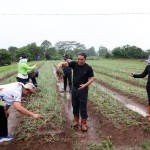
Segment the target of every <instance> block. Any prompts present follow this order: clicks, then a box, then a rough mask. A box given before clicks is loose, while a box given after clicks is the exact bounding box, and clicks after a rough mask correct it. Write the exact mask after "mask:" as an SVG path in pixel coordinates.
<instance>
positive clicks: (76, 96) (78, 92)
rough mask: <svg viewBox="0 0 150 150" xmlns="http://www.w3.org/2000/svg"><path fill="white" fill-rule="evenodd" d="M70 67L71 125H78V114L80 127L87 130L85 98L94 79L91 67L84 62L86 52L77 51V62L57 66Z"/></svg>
mask: <svg viewBox="0 0 150 150" xmlns="http://www.w3.org/2000/svg"><path fill="white" fill-rule="evenodd" d="M63 66H64V67H66V66H67V67H71V68H72V69H73V86H72V106H73V115H74V120H73V123H72V126H73V127H78V125H79V114H80V116H81V129H82V131H87V130H88V128H87V123H86V122H87V118H88V115H87V98H88V86H89V85H90V84H91V83H92V82H93V81H94V74H93V69H92V67H91V66H89V65H88V64H87V63H86V54H85V53H82V52H80V53H78V55H77V62H76V61H71V62H62V63H59V64H58V65H57V67H63Z"/></svg>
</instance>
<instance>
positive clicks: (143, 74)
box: [130, 55, 150, 121]
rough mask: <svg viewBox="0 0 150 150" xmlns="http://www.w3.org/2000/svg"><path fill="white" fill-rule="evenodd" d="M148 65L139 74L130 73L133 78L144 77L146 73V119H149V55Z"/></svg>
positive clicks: (149, 58)
mask: <svg viewBox="0 0 150 150" xmlns="http://www.w3.org/2000/svg"><path fill="white" fill-rule="evenodd" d="M146 61H147V62H148V65H147V66H146V67H145V70H144V71H143V73H141V74H134V73H131V74H130V75H131V76H132V77H134V78H144V77H146V76H147V75H148V80H147V85H146V91H147V96H148V120H149V121H150V55H149V57H148V60H146Z"/></svg>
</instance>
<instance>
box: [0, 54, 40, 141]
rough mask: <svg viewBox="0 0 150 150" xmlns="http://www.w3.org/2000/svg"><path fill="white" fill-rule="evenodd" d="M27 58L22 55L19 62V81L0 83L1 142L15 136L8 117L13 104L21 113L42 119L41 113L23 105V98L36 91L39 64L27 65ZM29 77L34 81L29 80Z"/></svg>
mask: <svg viewBox="0 0 150 150" xmlns="http://www.w3.org/2000/svg"><path fill="white" fill-rule="evenodd" d="M27 60H28V59H27V58H26V57H21V58H20V61H19V63H18V75H17V82H14V83H10V84H6V85H0V142H4V141H10V140H11V139H12V138H13V137H12V136H10V135H8V125H7V118H8V116H9V111H8V110H9V107H10V106H11V105H12V104H13V105H14V108H15V109H16V110H17V111H19V112H20V113H22V114H24V115H27V116H31V117H33V118H35V119H40V118H41V115H39V114H36V113H33V112H31V111H29V110H27V109H26V108H24V107H23V106H22V105H21V102H22V98H23V97H24V98H25V97H28V96H30V95H31V94H32V93H35V92H36V89H37V81H36V77H37V76H38V72H37V71H35V70H34V69H35V68H36V67H37V66H39V65H37V64H35V65H34V66H32V67H30V66H28V65H27ZM33 73H34V75H32V74H33ZM29 79H31V80H32V82H33V83H30V82H29Z"/></svg>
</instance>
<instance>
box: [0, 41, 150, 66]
mask: <svg viewBox="0 0 150 150" xmlns="http://www.w3.org/2000/svg"><path fill="white" fill-rule="evenodd" d="M78 52H84V53H86V54H87V56H88V57H89V56H90V57H89V58H94V57H95V56H96V57H97V58H101V57H103V58H112V57H113V58H134V59H143V58H147V57H148V55H150V50H147V51H143V50H142V49H141V48H139V47H136V46H130V45H125V46H123V47H116V48H114V49H113V50H112V51H110V50H108V49H107V48H106V47H104V46H100V47H99V49H98V50H97V51H96V50H95V48H94V47H90V48H86V47H85V46H84V44H81V43H78V42H76V41H59V42H57V43H56V44H55V45H54V46H52V44H51V42H50V41H48V40H44V41H43V42H42V43H41V45H40V46H37V44H36V43H35V42H34V43H31V44H27V45H26V46H23V47H21V48H17V47H14V46H10V47H9V48H8V49H0V66H3V65H9V64H11V63H12V62H18V61H19V58H20V57H21V56H26V57H27V58H28V59H29V61H33V60H37V61H38V60H60V59H62V57H63V55H64V54H68V55H69V57H70V58H71V59H73V58H74V57H76V56H77V54H78Z"/></svg>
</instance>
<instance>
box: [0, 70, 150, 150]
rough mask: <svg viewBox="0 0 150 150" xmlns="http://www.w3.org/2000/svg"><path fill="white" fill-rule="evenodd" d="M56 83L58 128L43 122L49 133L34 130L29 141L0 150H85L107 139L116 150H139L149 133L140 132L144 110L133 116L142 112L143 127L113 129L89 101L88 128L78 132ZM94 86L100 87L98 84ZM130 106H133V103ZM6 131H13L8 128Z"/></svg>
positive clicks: (68, 101) (66, 96)
mask: <svg viewBox="0 0 150 150" xmlns="http://www.w3.org/2000/svg"><path fill="white" fill-rule="evenodd" d="M53 70H54V68H53ZM56 80H57V86H58V92H59V94H60V101H61V104H62V115H63V117H64V118H65V121H64V124H63V125H62V127H61V128H59V129H58V128H56V127H55V124H53V123H52V122H51V123H47V126H48V125H49V126H51V127H52V128H51V130H47V129H46V127H43V128H41V129H37V130H36V131H35V132H34V133H33V136H32V137H31V138H30V139H27V140H26V141H24V140H18V141H17V140H13V141H12V142H11V143H7V145H5V144H4V145H1V146H0V150H1V149H2V150H12V149H14V150H25V149H27V150H71V149H75V148H77V147H78V148H80V149H81V150H86V149H87V146H88V145H89V144H100V143H101V142H102V141H105V140H107V139H108V138H109V139H110V140H111V141H112V143H113V144H114V145H115V147H116V150H123V149H125V148H127V149H130V148H131V147H134V148H135V149H138V150H141V148H140V147H138V144H139V143H140V142H142V141H143V140H145V139H150V134H149V133H148V132H146V131H144V130H143V129H142V125H143V124H144V122H145V123H146V122H147V119H146V118H144V117H142V114H143V112H144V114H143V116H144V115H145V107H144V106H141V105H138V104H137V105H136V107H137V108H139V109H140V111H137V113H138V112H142V113H139V114H141V117H142V123H143V124H142V123H141V124H139V126H135V127H134V126H131V127H127V125H125V124H121V123H120V124H119V126H118V127H116V126H114V124H113V122H111V121H110V120H108V119H107V118H106V117H104V116H103V114H101V112H100V110H99V112H97V110H95V106H94V104H93V103H92V102H90V100H89V101H88V115H89V118H88V120H87V124H88V127H89V128H88V132H82V131H81V129H80V127H79V128H78V129H77V130H74V129H72V128H71V126H70V125H71V122H72V119H73V115H72V105H71V93H69V92H68V91H67V92H66V93H61V91H62V87H63V83H62V82H60V81H59V80H58V79H57V77H56ZM96 84H99V86H101V85H100V83H96ZM101 88H102V86H101ZM106 88H107V87H103V90H107V89H108V88H107V89H106ZM108 90H110V89H108ZM110 92H112V94H113V95H114V96H116V97H120V99H124V100H123V102H124V104H126V103H130V100H128V99H126V98H125V97H121V95H118V94H117V93H113V91H110ZM120 101H121V100H120ZM132 104H133V105H135V103H133V102H132ZM12 118H13V117H12ZM12 120H13V119H12ZM10 129H14V128H13V127H10ZM11 132H12V133H13V132H14V131H13V130H12V131H11Z"/></svg>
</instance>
